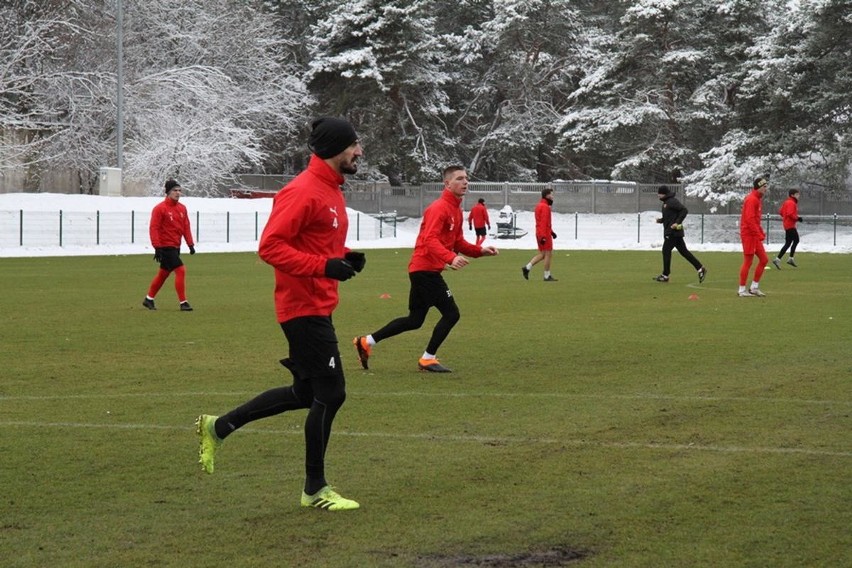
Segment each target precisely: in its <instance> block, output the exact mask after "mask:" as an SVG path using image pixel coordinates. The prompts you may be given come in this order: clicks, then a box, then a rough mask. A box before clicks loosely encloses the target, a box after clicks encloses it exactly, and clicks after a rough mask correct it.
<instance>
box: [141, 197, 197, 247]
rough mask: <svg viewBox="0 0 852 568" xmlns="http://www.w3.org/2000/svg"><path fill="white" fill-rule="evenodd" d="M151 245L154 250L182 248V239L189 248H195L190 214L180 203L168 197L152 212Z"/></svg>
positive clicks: (149, 230)
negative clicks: (190, 225) (190, 226)
mask: <svg viewBox="0 0 852 568" xmlns="http://www.w3.org/2000/svg"><path fill="white" fill-rule="evenodd" d="M148 232H149V234H150V235H151V244H152V245H153V246H154V248H161V247H177V248H180V239H181V237H183V239H184V240H185V241H186V244H187V246H195V242H194V241H193V240H192V231H191V230H190V228H189V213H187V211H186V207H184V205H183V204H181V203H180V202H179V201H175V200H174V199H169V198H168V197H166V198H165V199H164V200H163V201H162V202H161V203H158V204H157V205H156V206H155V207H154V209H153V210H152V211H151V224H150V225H149V226H148Z"/></svg>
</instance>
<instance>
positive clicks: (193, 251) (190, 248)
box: [189, 245, 195, 254]
mask: <svg viewBox="0 0 852 568" xmlns="http://www.w3.org/2000/svg"><path fill="white" fill-rule="evenodd" d="M189 254H195V245H189Z"/></svg>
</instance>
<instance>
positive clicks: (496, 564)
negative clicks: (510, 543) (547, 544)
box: [417, 548, 586, 568]
mask: <svg viewBox="0 0 852 568" xmlns="http://www.w3.org/2000/svg"><path fill="white" fill-rule="evenodd" d="M585 557H586V553H584V552H579V551H576V550H568V549H567V548H552V549H550V550H544V551H538V552H535V551H533V552H519V553H515V554H484V555H480V556H474V555H465V554H459V555H455V556H442V555H440V556H439V555H430V556H421V557H419V558H418V559H417V560H418V561H417V566H420V567H422V568H445V567H447V568H449V567H451V566H486V567H488V568H509V567H512V568H515V567H518V568H539V567H548V568H549V567H558V566H569V565H571V564H574V563H577V562H580V561H581V560H583V558H585Z"/></svg>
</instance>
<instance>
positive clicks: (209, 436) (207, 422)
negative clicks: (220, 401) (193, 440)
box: [195, 414, 222, 473]
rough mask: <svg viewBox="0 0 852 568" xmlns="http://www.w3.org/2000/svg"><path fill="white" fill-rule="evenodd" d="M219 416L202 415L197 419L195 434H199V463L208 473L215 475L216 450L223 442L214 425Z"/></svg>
mask: <svg viewBox="0 0 852 568" xmlns="http://www.w3.org/2000/svg"><path fill="white" fill-rule="evenodd" d="M217 418H219V417H218V416H211V415H209V414H202V415H200V416H199V417H198V418H196V419H195V433H196V434H198V463H200V464H201V469H202V470H204V472H206V473H213V461H214V460H215V459H216V450H218V449H219V446H221V445H222V440H220V439H219V438H218V437H217V436H216V430H215V429H214V427H213V426H214V425H215V424H216V419H217Z"/></svg>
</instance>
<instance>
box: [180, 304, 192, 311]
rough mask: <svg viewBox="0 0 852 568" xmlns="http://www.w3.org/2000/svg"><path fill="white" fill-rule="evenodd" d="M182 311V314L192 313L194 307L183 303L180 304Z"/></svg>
mask: <svg viewBox="0 0 852 568" xmlns="http://www.w3.org/2000/svg"><path fill="white" fill-rule="evenodd" d="M180 311H182V312H191V311H192V306H190V305H189V302H181V303H180Z"/></svg>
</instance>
